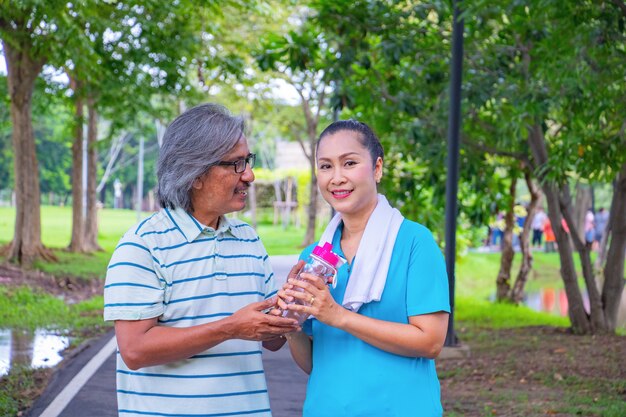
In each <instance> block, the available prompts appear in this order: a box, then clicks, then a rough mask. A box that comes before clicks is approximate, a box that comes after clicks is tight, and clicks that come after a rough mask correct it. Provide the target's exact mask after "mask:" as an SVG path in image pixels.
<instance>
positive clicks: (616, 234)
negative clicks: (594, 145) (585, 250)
mask: <svg viewBox="0 0 626 417" xmlns="http://www.w3.org/2000/svg"><path fill="white" fill-rule="evenodd" d="M624 213H626V163H625V164H623V165H622V169H621V171H620V173H619V175H618V178H617V182H616V184H615V188H614V190H613V201H612V202H611V212H610V213H609V224H610V225H611V227H610V229H609V227H608V226H607V230H610V233H611V246H609V249H608V252H607V257H606V265H605V266H604V285H603V287H602V304H603V305H604V316H605V319H606V326H607V330H608V331H611V332H614V331H615V328H616V326H617V314H618V311H619V305H620V302H621V299H622V292H623V291H624V257H625V255H626V216H625V215H624ZM607 233H608V232H607Z"/></svg>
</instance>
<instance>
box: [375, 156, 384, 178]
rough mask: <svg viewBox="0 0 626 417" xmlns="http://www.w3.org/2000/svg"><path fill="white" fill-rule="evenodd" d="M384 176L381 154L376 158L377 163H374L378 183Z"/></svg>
mask: <svg viewBox="0 0 626 417" xmlns="http://www.w3.org/2000/svg"><path fill="white" fill-rule="evenodd" d="M382 177H383V158H381V157H380V156H379V157H378V158H377V159H376V164H374V179H375V180H376V184H378V183H380V180H381V179H382Z"/></svg>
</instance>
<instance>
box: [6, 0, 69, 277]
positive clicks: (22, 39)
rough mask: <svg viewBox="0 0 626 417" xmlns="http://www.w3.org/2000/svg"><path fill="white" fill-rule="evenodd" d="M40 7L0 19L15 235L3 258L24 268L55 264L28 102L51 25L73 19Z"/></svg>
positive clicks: (14, 10) (20, 7) (16, 8)
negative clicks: (45, 237) (46, 234)
mask: <svg viewBox="0 0 626 417" xmlns="http://www.w3.org/2000/svg"><path fill="white" fill-rule="evenodd" d="M38 3H39V2H16V3H15V4H11V5H9V4H6V3H5V4H3V6H2V13H1V14H0V36H1V37H2V46H3V50H4V55H5V59H6V63H7V81H8V86H9V97H10V99H11V120H12V125H13V133H12V136H13V149H14V155H15V156H14V175H15V184H16V187H15V194H16V219H15V233H14V236H13V240H12V242H11V243H10V245H9V247H8V249H7V252H8V258H9V259H11V260H16V261H18V262H20V263H22V264H24V265H30V264H32V262H33V261H34V260H35V259H36V258H37V257H38V256H42V257H44V258H46V259H54V256H53V255H52V252H51V251H49V250H47V249H46V248H44V246H43V244H42V242H41V214H40V209H39V199H40V188H39V175H38V172H39V167H38V164H37V158H36V151H35V138H34V134H33V126H32V118H31V109H32V101H31V100H32V94H33V90H34V86H35V81H36V79H37V77H38V75H39V73H40V72H41V70H42V68H43V66H44V64H45V63H46V61H47V59H48V55H49V53H50V51H49V50H47V48H46V46H48V45H46V41H47V42H50V40H51V38H54V37H55V24H56V23H57V22H58V20H59V19H62V18H67V19H71V17H70V16H68V15H67V14H66V13H67V8H66V7H65V6H64V5H63V3H62V2H60V1H50V2H47V3H42V4H38ZM42 7H45V9H42ZM44 16H45V19H46V21H44ZM42 41H43V42H42ZM55 41H56V39H53V40H52V42H51V44H54V45H56V42H55ZM52 48H54V47H52Z"/></svg>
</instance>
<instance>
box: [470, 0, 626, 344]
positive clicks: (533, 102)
mask: <svg viewBox="0 0 626 417" xmlns="http://www.w3.org/2000/svg"><path fill="white" fill-rule="evenodd" d="M601 3H603V6H604V7H597V5H596V4H594V3H593V2H589V1H583V2H576V3H575V4H568V5H567V7H562V5H563V4H562V3H560V2H551V1H548V2H545V1H542V2H531V3H526V4H524V5H519V4H506V5H505V4H501V5H494V4H493V2H489V3H487V2H483V1H474V2H468V4H469V9H468V11H467V13H468V16H474V21H473V24H474V25H475V26H474V27H475V28H476V30H475V31H473V33H474V34H475V36H476V37H477V43H475V44H474V45H475V46H477V47H479V48H480V49H481V51H480V53H477V55H476V56H477V57H478V58H480V60H481V61H478V60H476V61H471V62H477V63H478V62H479V63H480V65H479V66H476V67H475V68H472V72H471V74H475V76H470V77H469V78H470V80H469V81H468V82H470V83H474V84H476V83H481V82H484V81H486V80H491V85H490V87H491V95H490V96H489V95H486V96H484V99H483V100H482V104H479V105H477V106H476V112H475V113H476V114H478V115H479V117H478V119H477V120H479V121H480V120H481V119H482V118H483V116H484V115H486V114H487V113H486V112H485V109H486V107H485V104H486V103H490V107H489V110H490V113H492V116H493V114H495V116H493V117H495V118H497V119H498V120H499V122H498V123H499V126H500V129H499V130H500V131H501V132H502V133H504V134H503V135H502V134H501V137H505V138H511V139H509V140H508V142H507V140H504V141H501V143H503V144H505V146H506V145H507V144H508V145H509V146H511V145H512V146H515V148H516V149H520V150H521V152H522V157H521V159H522V160H525V161H527V162H528V163H529V164H530V167H531V168H532V169H533V174H534V176H535V177H536V178H537V179H538V180H539V183H540V185H541V187H542V190H543V192H544V194H545V196H546V201H547V203H548V216H549V218H550V220H551V222H552V224H553V225H556V227H555V234H556V238H557V242H558V245H559V256H560V259H561V274H562V278H563V281H564V284H565V289H566V293H567V296H568V304H569V315H570V320H571V322H572V327H573V329H574V331H576V332H578V333H591V332H603V331H614V329H615V327H614V326H615V325H614V323H615V317H616V315H614V314H616V313H617V310H616V309H614V306H615V303H616V301H615V298H617V300H619V299H620V297H621V292H622V289H623V256H621V259H620V257H617V258H615V259H612V260H611V261H610V262H609V260H607V265H608V264H609V263H611V264H612V265H613V262H615V263H616V264H617V265H618V269H619V268H621V272H618V273H616V274H615V275H612V276H611V277H610V278H608V279H606V280H605V283H604V288H603V289H602V291H600V290H599V288H598V287H597V284H596V281H595V279H594V276H593V270H592V268H591V262H590V256H589V247H588V246H587V245H585V244H584V242H583V241H582V240H581V239H580V237H579V236H578V234H577V233H576V221H575V220H574V215H573V212H574V211H573V204H572V199H571V197H570V188H569V187H570V186H569V180H570V178H572V176H573V177H574V178H575V179H576V180H579V181H589V180H591V179H594V178H595V179H600V178H605V179H612V178H615V179H616V180H617V181H618V182H619V181H620V174H619V172H621V168H620V167H621V166H622V165H623V163H624V155H621V154H619V153H617V152H611V149H612V148H613V146H616V142H617V143H618V144H619V143H620V142H621V143H623V142H624V137H623V132H622V134H621V136H620V134H619V126H621V125H623V121H624V119H623V114H624V113H623V112H624V104H623V103H624V100H623V97H624V95H625V90H624V86H623V82H621V81H618V80H620V79H621V78H623V72H622V71H620V70H619V69H616V67H615V66H614V65H612V64H613V62H616V61H615V60H616V57H617V56H620V55H623V54H622V53H621V52H619V49H620V46H619V45H622V44H623V40H624V29H623V24H621V25H620V24H619V22H620V20H623V13H622V12H620V11H619V9H618V8H617V7H615V4H609V3H608V2H601ZM499 6H502V7H499ZM552 19H556V20H552ZM548 22H552V23H554V22H556V25H554V24H552V23H548ZM480 34H483V35H485V34H486V35H485V36H483V37H480V36H481V35H480ZM487 39H489V42H487V41H486V40H487ZM470 68H471V67H470ZM481 78H482V79H481ZM487 83H488V82H487ZM483 85H484V84H483ZM604 85H606V86H612V88H610V89H609V93H608V94H607V92H606V91H601V89H598V86H604ZM475 103H481V100H479V99H477V100H476V101H475ZM619 111H621V116H620V112H619ZM470 113H472V111H471V110H470ZM616 127H617V129H616ZM516 141H517V142H516ZM617 146H619V145H617ZM601 155H602V156H601ZM613 198H614V201H615V199H616V198H617V199H618V200H617V201H618V204H617V205H618V206H619V201H620V200H619V199H621V198H623V196H622V195H620V193H619V192H616V193H614V196H613ZM562 217H564V218H565V220H566V221H567V224H568V226H569V229H570V230H571V231H572V233H571V237H572V242H573V243H574V247H575V249H576V251H577V252H578V253H579V256H580V260H581V264H582V270H583V278H584V281H585V286H586V288H587V291H588V294H589V299H590V305H591V308H590V312H589V313H587V312H586V311H585V309H584V306H583V303H582V295H581V292H580V288H579V286H578V279H577V275H576V271H575V268H574V260H573V249H572V246H571V244H570V238H569V235H568V234H566V233H565V230H564V229H563V227H561V218H562ZM611 244H612V245H613V244H616V245H617V248H618V250H619V248H623V244H624V243H623V242H622V241H621V236H620V235H619V234H618V235H614V236H613V239H612V241H611ZM622 252H623V251H622ZM607 281H608V282H610V283H611V284H609V285H608V287H607ZM607 288H611V289H612V291H611V293H608V292H605V291H606V289H607ZM617 302H619V301H617ZM611 323H613V324H611Z"/></svg>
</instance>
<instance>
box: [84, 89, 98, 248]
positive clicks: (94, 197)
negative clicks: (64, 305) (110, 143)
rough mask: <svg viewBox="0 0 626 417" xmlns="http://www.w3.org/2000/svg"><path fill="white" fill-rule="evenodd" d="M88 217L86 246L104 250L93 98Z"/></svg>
mask: <svg viewBox="0 0 626 417" xmlns="http://www.w3.org/2000/svg"><path fill="white" fill-rule="evenodd" d="M87 109H88V117H89V119H88V126H87V216H86V217H85V246H86V248H87V250H89V251H97V250H102V248H101V247H100V245H99V244H98V192H97V190H96V186H97V178H96V177H97V175H98V155H97V153H96V142H97V140H98V109H97V108H96V101H95V99H94V98H93V96H90V97H89V98H88V99H87Z"/></svg>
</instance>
